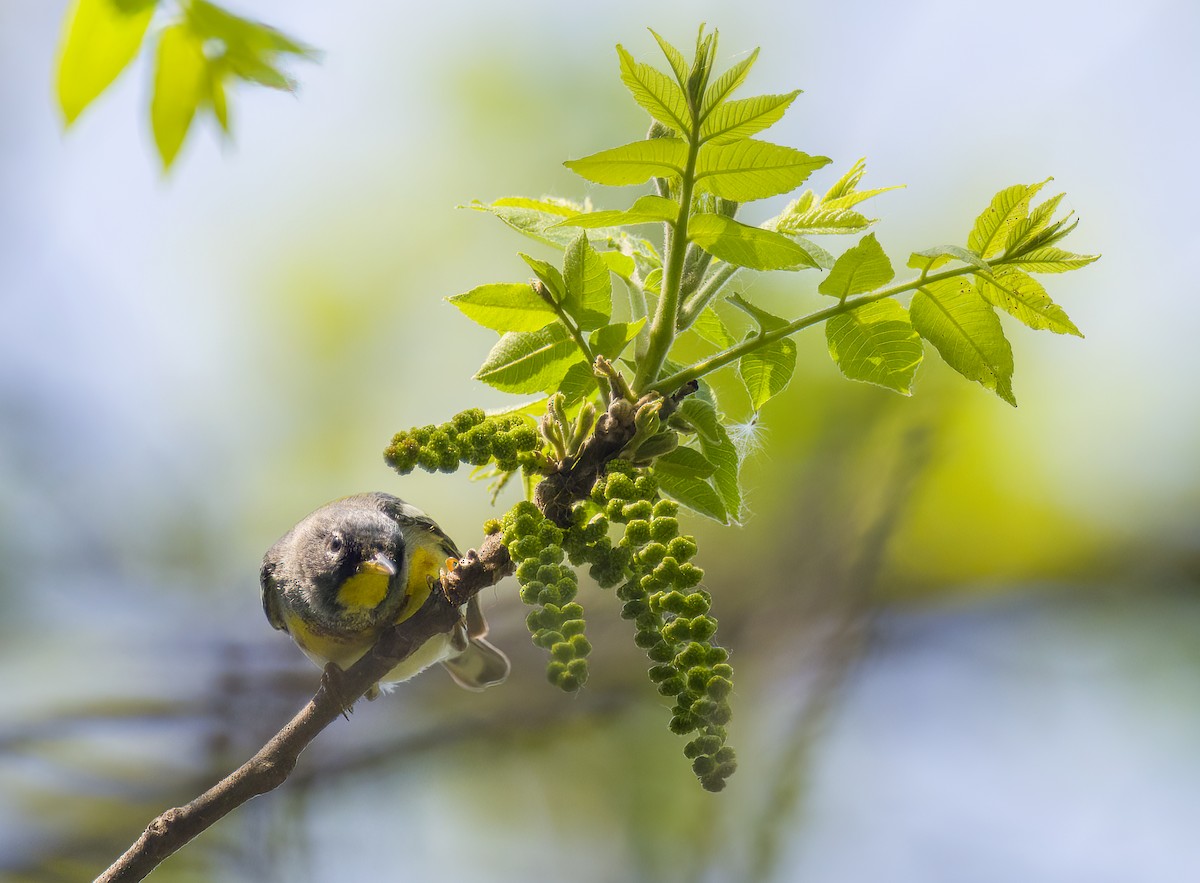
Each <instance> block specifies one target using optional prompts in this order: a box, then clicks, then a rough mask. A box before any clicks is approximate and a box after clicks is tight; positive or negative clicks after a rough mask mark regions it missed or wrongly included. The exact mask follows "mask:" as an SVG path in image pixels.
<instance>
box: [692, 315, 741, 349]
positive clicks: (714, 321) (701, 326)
mask: <svg viewBox="0 0 1200 883" xmlns="http://www.w3.org/2000/svg"><path fill="white" fill-rule="evenodd" d="M692 330H693V331H695V332H696V333H697V334H698V335H700V337H701V338H703V339H704V340H706V341H708V342H709V343H711V344H712V345H713V346H716V347H719V348H721V349H729V347H731V346H733V345H734V343H735V342H736V341H735V340H734V339H733V335H732V334H730V333H729V329H728V328H727V327H725V323H724V322H723V321H722V320H721V317H720V316H719V315H718V314H717V311H716V310H714V309H713V308H712V307H711V306H708V307H705V308H704V309H703V310H701V311H700V315H698V316H697V317H696V319H695V321H694V322H692Z"/></svg>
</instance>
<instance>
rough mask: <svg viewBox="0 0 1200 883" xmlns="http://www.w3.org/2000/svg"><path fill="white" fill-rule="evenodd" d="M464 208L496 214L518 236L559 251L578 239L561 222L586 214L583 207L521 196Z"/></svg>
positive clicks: (567, 202)
mask: <svg viewBox="0 0 1200 883" xmlns="http://www.w3.org/2000/svg"><path fill="white" fill-rule="evenodd" d="M461 208H469V209H473V210H475V211H477V212H487V213H489V214H492V215H495V216H496V217H497V218H499V219H500V220H501V221H503V222H504V223H505V224H507V225H508V226H509V227H512V228H513V229H514V230H516V231H517V232H518V233H520V234H522V235H524V236H528V237H529V238H530V239H536V240H537V241H538V242H544V243H546V244H547V245H553V246H555V247H556V248H566V247H567V245H568V244H569V243H570V242H571V240H572V239H574V238H575V232H574V231H573V230H564V229H562V227H561V226H560V223H561V222H562V221H563V220H564V219H565V218H571V217H573V216H575V215H578V214H580V213H582V212H584V211H585V207H584V206H582V205H580V204H578V203H574V202H569V201H567V200H565V199H552V198H546V199H527V198H525V197H521V196H509V197H505V198H503V199H497V200H496V201H495V202H491V203H483V202H480V201H479V200H475V201H474V202H472V203H471V204H470V205H466V206H461Z"/></svg>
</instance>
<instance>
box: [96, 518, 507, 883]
mask: <svg viewBox="0 0 1200 883" xmlns="http://www.w3.org/2000/svg"><path fill="white" fill-rule="evenodd" d="M511 572H512V559H510V558H509V555H508V550H507V549H505V547H504V545H503V543H501V542H500V536H499V535H498V534H494V535H492V536H489V537H487V538H486V539H485V540H484V541H483V544H482V545H481V546H480V547H479V551H478V552H476V551H475V550H474V549H472V550H471V551H470V552H468V553H467V555H466V557H465V558H462V559H460V560H459V561H458V563H457V565H456V566H455V567H454V569H453V570H451V571H449V572H443V574H442V580H441V589H442V590H441V591H440V592H437V591H435V592H432V593H431V594H430V596H429V599H428V600H427V601H426V602H425V605H424V606H423V607H422V608H421V609H420V610H418V611H417V612H416V613H415V614H414V615H413V616H412V617H410V618H409V619H406V620H405V621H404V622H402V623H400V624H399V625H397V626H395V627H393V628H391V629H389V630H388V631H386V632H384V634H383V635H382V636H380V638H379V640H378V641H377V642H376V644H375V646H374V647H373V648H372V649H371V652H370V653H368V654H367V655H366V656H364V657H363V658H362V659H360V660H359V661H358V662H356V663H355V664H354V665H353V666H352V667H351V668H350V669H349V670H347V671H345V672H342V671H340V670H338V669H336V668H335V667H333V668H331V667H327V668H326V674H325V676H324V677H322V679H321V686H320V688H319V689H318V690H317V692H316V695H314V696H313V698H312V699H311V700H310V701H309V703H308V704H307V705H306V706H305V707H304V708H303V709H301V711H300V712H299V713H298V714H297V715H296V716H295V717H294V718H292V719H291V721H289V722H288V723H287V725H286V726H284V728H283V729H281V730H280V731H279V732H278V733H276V734H275V735H274V736H273V737H272V738H271V739H270V741H268V742H267V744H266V745H264V746H263V747H262V748H261V749H260V750H259V751H258V753H257V754H255V755H254V756H253V757H252V758H250V759H249V760H248V761H246V762H245V763H244V764H242V765H241V766H240V767H238V768H237V769H236V770H234V771H233V772H232V773H230V774H229V775H228V776H226V777H225V778H224V779H222V780H221V781H220V782H218V783H217V784H216V785H214V786H213V787H212V788H210V789H208V790H207V791H205V792H204V793H203V794H201V795H200V796H199V797H197V798H196V799H195V800H193V801H192V802H191V803H188V804H186V805H185V806H181V807H176V808H174V809H169V810H167V811H166V812H164V813H162V815H160V816H159V817H158V818H156V819H155V820H154V821H152V822H151V823H150V824H149V826H148V827H147V828H146V830H145V831H144V832H142V835H141V836H140V837H139V838H138V839H137V842H135V843H134V844H133V845H132V846H131V847H129V849H128V850H126V851H125V854H124V855H122V856H121V857H120V858H119V859H117V860H116V862H114V863H113V864H112V865H111V866H110V867H109V868H108V870H106V871H105V872H104V873H102V874H101V875H100V876H99V877H97V878H96V879H97V883H117V881H132V880H141V879H143V878H144V877H145V876H146V875H147V874H149V873H150V872H151V871H152V870H154V869H155V868H156V867H158V865H159V864H160V863H161V862H162V861H163V860H164V859H166V858H167V857H168V856H170V855H172V854H173V853H175V852H176V851H178V850H179V849H180V848H181V847H182V846H183V845H184V844H186V843H187V842H188V841H189V840H191V839H192V838H193V837H195V836H196V835H197V834H199V833H201V832H202V831H204V830H206V829H208V828H209V827H211V826H212V825H213V824H215V823H216V822H217V821H218V820H219V819H221V818H223V817H225V816H226V815H228V814H229V813H230V812H232V811H233V810H235V809H237V808H238V807H239V806H241V805H242V804H243V803H245V802H246V801H248V800H250V798H252V797H257V796H258V795H259V794H265V793H266V792H268V791H271V790H273V789H275V788H278V787H279V786H280V785H282V784H283V782H284V781H285V780H286V779H287V777H288V776H289V775H290V774H291V772H292V770H293V769H294V768H295V766H296V760H297V758H298V757H299V756H300V752H302V751H303V750H304V749H305V748H306V747H308V744H309V743H310V742H312V740H313V739H315V738H316V737H317V735H318V734H319V733H320V732H321V731H322V730H324V729H325V728H326V727H327V726H329V725H330V724H331V723H333V722H334V721H335V720H336V719H337V718H338V717H339V716H340V715H343V714H346V713H347V712H348V711H349V709H350V706H351V705H353V703H354V702H355V701H356V700H358V699H359V698H361V697H362V695H363V694H364V693H366V692H367V690H369V689H370V688H371V686H372V685H373V684H376V683H378V681H379V679H380V678H382V677H384V676H385V675H386V674H387V673H388V672H389V671H391V670H392V669H393V668H394V667H395V666H396V664H397V663H398V662H400V661H401V660H403V659H406V658H407V657H408V656H410V655H412V654H413V653H414V652H415V651H416V650H417V649H418V648H419V647H420V646H421V645H422V644H424V643H425V642H426V641H427V640H429V639H430V638H432V637H434V636H435V635H439V634H442V633H444V632H448V631H450V629H452V628H453V627H454V625H455V623H457V622H458V620H459V617H460V613H459V607H461V606H462V605H463V604H465V603H466V602H467V601H468V600H470V599H471V598H472V597H473V596H474V595H476V594H478V593H479V592H480V591H481V590H482V589H484V588H486V587H488V586H492V585H495V584H496V583H498V582H499V581H500V580H501V579H503V578H504V577H505V576H507V575H508V574H509V573H511Z"/></svg>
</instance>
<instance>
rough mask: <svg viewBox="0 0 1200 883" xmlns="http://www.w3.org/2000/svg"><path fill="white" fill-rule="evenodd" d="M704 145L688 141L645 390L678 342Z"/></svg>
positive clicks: (639, 382)
mask: <svg viewBox="0 0 1200 883" xmlns="http://www.w3.org/2000/svg"><path fill="white" fill-rule="evenodd" d="M699 153H700V144H699V142H698V141H697V140H696V138H695V136H694V135H693V136H692V137H691V139H690V141H689V144H688V155H687V165H686V167H685V168H684V170H683V175H682V176H681V177H680V181H679V215H678V217H677V218H676V221H675V229H674V231H673V232H672V234H671V249H670V253H669V255H668V257H667V266H666V269H665V270H664V271H663V281H662V292H661V294H660V295H659V298H658V307H657V309H655V311H654V322H653V323H652V324H651V326H650V345H649V346H648V347H647V348H646V355H645V357H644V358H643V359H641V360H640V361H639V363H638V370H637V375H636V376H635V377H634V381H633V388H634V389H636V390H638V391H639V392H640V391H643V390H644V389H646V388H647V387H649V386H650V385H651V384H652V383H653V382H654V381H655V380H656V379H657V378H658V374H659V372H660V371H661V370H662V366H663V363H664V362H666V360H667V353H668V352H669V351H670V349H671V344H672V343H674V342H675V335H676V330H675V323H676V322H677V321H678V318H679V305H680V304H679V286H680V283H681V282H682V280H683V263H684V258H686V257H687V242H688V239H687V233H688V218H689V217H690V215H691V211H692V187H693V185H694V184H695V178H696V157H697V156H698V155H699Z"/></svg>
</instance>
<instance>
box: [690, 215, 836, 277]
mask: <svg viewBox="0 0 1200 883" xmlns="http://www.w3.org/2000/svg"><path fill="white" fill-rule="evenodd" d="M688 239H690V240H692V241H693V242H695V243H696V244H697V245H699V246H700V247H701V248H703V249H704V250H705V251H706V252H708V253H709V254H711V255H712V256H713V257H716V258H720V259H721V260H723V261H725V262H727V263H730V264H736V265H737V266H739V267H750V268H751V269H754V270H796V269H800V268H803V267H816V266H818V264H817V261H816V260H815V259H814V258H813V256H812V255H810V254H809V253H808V252H807V251H805V250H804V249H803V248H802V247H801V246H799V245H797V244H796V243H795V242H793V241H792V240H791V239H788V238H787V237H786V236H784V235H782V234H780V233H776V232H774V231H772V230H763V229H762V228H761V227H751V226H749V225H747V224H742V223H740V222H738V221H735V220H733V219H732V218H727V217H725V216H724V215H718V214H712V213H709V212H703V213H700V214H696V215H692V218H691V221H690V222H689V224H688Z"/></svg>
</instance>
